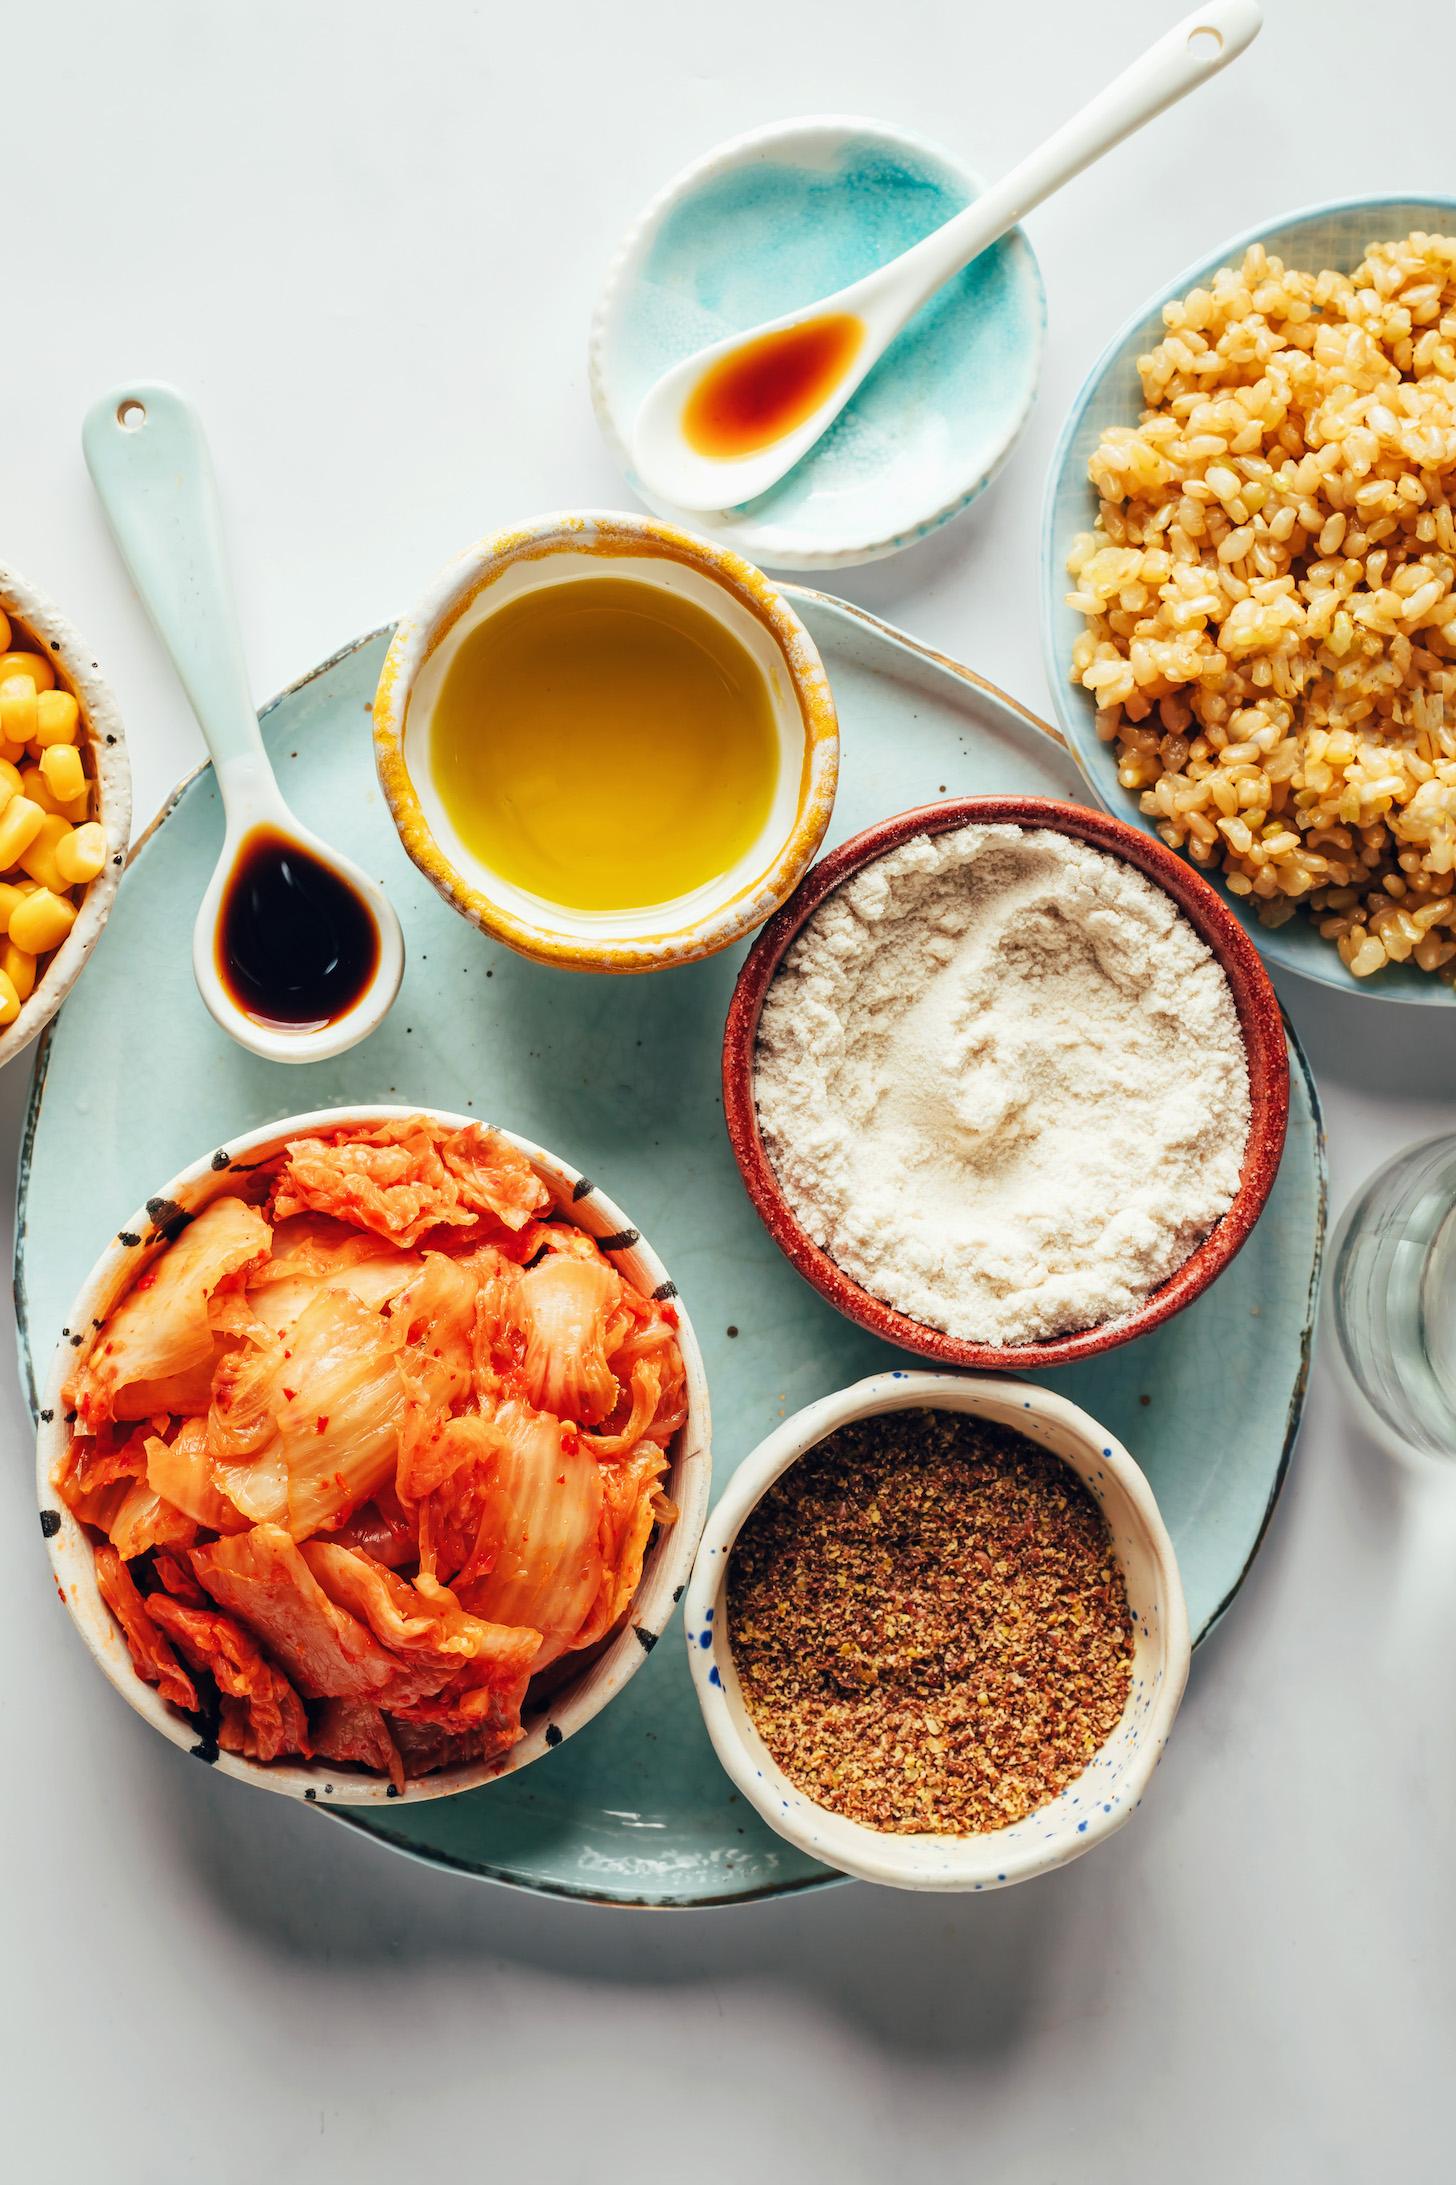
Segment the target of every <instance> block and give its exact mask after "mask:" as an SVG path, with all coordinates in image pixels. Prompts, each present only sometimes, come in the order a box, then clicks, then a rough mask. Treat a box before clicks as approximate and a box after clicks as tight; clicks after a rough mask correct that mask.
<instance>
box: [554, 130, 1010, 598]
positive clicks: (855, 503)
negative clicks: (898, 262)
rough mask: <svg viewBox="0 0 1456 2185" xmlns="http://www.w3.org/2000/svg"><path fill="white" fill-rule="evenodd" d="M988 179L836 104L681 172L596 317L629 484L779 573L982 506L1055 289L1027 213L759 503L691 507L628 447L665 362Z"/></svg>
mask: <svg viewBox="0 0 1456 2185" xmlns="http://www.w3.org/2000/svg"><path fill="white" fill-rule="evenodd" d="M980 191H981V183H980V180H979V178H978V177H977V176H976V175H974V174H973V173H971V172H970V171H969V170H968V169H967V168H965V167H963V166H961V165H960V164H959V162H958V161H956V160H954V159H952V158H951V157H950V155H949V154H948V153H946V152H943V151H941V150H939V149H938V148H937V147H935V146H934V145H931V144H927V143H926V142H924V141H923V139H921V138H919V137H916V136H912V135H910V134H908V133H907V132H905V131H903V130H899V129H893V128H890V127H888V126H887V125H886V124H885V123H883V122H877V121H863V120H858V119H855V118H853V117H846V116H842V115H825V116H820V117H816V118H812V119H808V120H800V121H790V122H778V123H775V124H773V125H772V126H771V127H768V128H765V129H758V130H754V131H752V132H751V133H750V134H749V135H747V136H742V137H736V138H734V139H733V140H732V142H730V143H728V144H725V145H722V146H720V147H719V148H718V149H717V150H716V151H714V152H711V153H709V154H708V156H707V157H706V158H705V159H702V160H699V161H697V162H696V163H695V164H694V165H693V166H691V167H689V168H687V169H685V170H684V172H683V173H682V174H680V175H678V176H677V177H676V178H675V180H673V181H672V182H670V183H669V184H668V185H667V187H666V189H664V190H663V191H662V192H661V194H660V195H659V196H658V197H657V198H655V199H654V200H653V202H652V203H651V204H650V205H649V206H648V208H647V210H646V212H645V213H644V214H643V215H642V218H641V219H640V221H639V222H638V224H637V225H636V227H634V228H633V229H632V231H631V233H630V234H629V235H628V236H627V238H626V240H625V242H624V243H623V244H622V247H621V249H620V251H619V252H618V255H617V258H616V260H615V262H614V264H613V266H612V268H611V270H610V272H609V273H608V275H607V279H606V284H605V286H604V288H603V291H602V294H601V298H600V300H599V302H598V305H597V312H596V318H595V321H594V323H593V327H592V336H591V357H590V366H591V387H592V399H593V402H594V403H595V405H596V411H597V417H598V420H599V422H600V424H601V427H602V430H603V432H604V434H605V435H606V437H607V440H608V442H609V443H610V445H611V446H612V448H613V449H614V451H615V452H616V454H617V457H618V459H619V461H620V462H621V464H622V466H623V469H624V470H625V471H626V473H627V476H628V479H629V482H630V483H631V485H632V488H633V491H634V492H636V493H637V494H638V495H639V496H640V497H641V498H642V499H643V500H644V501H645V502H646V504H647V506H648V507H649V508H651V509H653V510H654V512H655V513H656V514H657V515H659V516H663V517H666V518H667V519H668V520H669V521H672V522H688V523H689V524H690V528H692V529H694V530H697V531H700V532H705V533H707V534H708V536H709V537H711V538H714V539H717V540H718V541H719V542H720V543H722V544H724V545H727V546H732V547H735V548H736V549H737V550H738V551H739V552H740V553H742V554H744V555H746V556H748V557H749V558H750V559H752V560H755V561H759V562H767V563H769V564H771V565H772V566H773V567H775V568H778V569H829V568H843V567H848V566H851V565H852V564H854V563H857V562H866V561H875V560H878V559H880V558H881V557H882V556H884V555H887V554H894V553H897V552H899V550H900V549H901V548H902V547H905V546H909V545H911V544H912V543H913V542H914V541H915V540H916V539H920V538H924V537H926V536H927V535H928V533H930V532H932V531H934V530H936V529H938V528H939V526H940V525H941V524H943V523H945V522H947V521H948V520H949V519H950V518H951V517H952V516H954V515H956V514H957V513H958V512H959V511H960V510H961V509H962V508H964V507H965V506H966V505H967V503H968V502H970V501H973V500H974V499H975V497H976V495H977V494H978V493H979V492H981V490H982V488H983V487H984V486H986V485H987V484H988V483H989V481H990V480H991V478H992V477H993V476H994V475H995V473H996V471H997V470H998V469H999V468H1000V466H1001V464H1002V462H1003V461H1004V460H1005V458H1006V456H1007V454H1008V453H1009V452H1010V449H1011V447H1012V445H1013V443H1014V442H1015V440H1016V437H1017V435H1018V433H1019V432H1020V431H1021V428H1022V426H1023V425H1024V424H1025V422H1026V419H1027V417H1028V415H1029V414H1030V410H1031V404H1032V399H1033V396H1034V395H1035V392H1036V382H1037V374H1038V372H1039V370H1040V364H1041V350H1042V339H1043V334H1044V330H1045V323H1046V298H1045V294H1044V291H1043V288H1042V281H1041V274H1040V271H1039V270H1038V267H1037V263H1036V259H1035V257H1034V255H1033V253H1032V249H1031V245H1030V244H1029V243H1028V242H1027V240H1026V237H1025V235H1024V234H1023V233H1022V231H1021V230H1020V229H1019V228H1017V229H1013V230H1012V232H1011V233H1010V234H1009V235H1007V236H1005V237H1004V238H1003V239H1002V241H1001V242H999V243H997V244H994V245H993V246H992V248H991V249H990V250H988V251H986V252H985V253H984V254H983V255H982V256H981V257H979V258H977V259H976V260H975V261H974V262H973V263H972V264H971V265H969V266H967V267H966V269H965V270H964V272H962V273H960V274H958V275H957V276H956V277H955V279H954V280H953V281H951V282H949V283H948V284H947V285H946V287H945V288H944V289H942V290H941V291H940V293H939V294H938V295H937V296H935V297H934V298H932V300H931V301H930V302H929V303H928V304H927V305H926V306H925V307H924V309H923V310H922V311H920V312H919V313H918V314H917V315H916V317H915V318H914V319H912V321H911V323H910V325H909V326H908V327H907V328H906V330H905V332H904V334H903V335H902V336H901V337H900V339H899V340H898V341H897V342H896V343H895V344H894V346H893V347H892V348H891V349H890V350H889V351H888V352H887V354H886V355H885V356H884V357H883V358H882V359H881V361H880V363H879V364H878V365H877V366H876V367H875V369H874V371H873V372H872V373H871V374H870V376H869V377H868V378H867V379H866V381H865V383H864V385H863V386H862V387H861V388H860V389H859V391H858V393H857V394H856V395H855V397H854V399H853V401H852V402H850V403H849V405H848V406H847V408H846V409H845V411H844V413H843V414H842V416H840V417H839V418H838V420H837V421H836V422H835V424H834V425H833V426H832V427H831V429H830V430H829V432H828V433H827V434H826V435H825V437H824V438H823V439H822V440H821V441H820V442H819V443H818V445H817V446H816V447H814V448H813V449H812V450H811V452H810V453H809V454H808V455H806V456H805V457H804V459H803V461H802V462H800V463H798V464H796V465H795V467H794V468H793V469H792V470H791V471H790V472H789V473H788V475H787V476H786V477H785V478H783V479H781V480H780V482H779V483H778V485H776V486H774V487H773V488H772V489H771V490H770V491H769V492H767V493H764V494H761V495H760V496H759V498H758V499H757V500H755V501H752V502H749V503H747V504H746V505H745V506H743V507H741V508H736V509H730V510H728V511H726V512H724V513H722V514H720V515H712V516H704V515H702V514H701V513H698V514H695V515H693V516H692V517H691V519H688V518H686V517H684V516H683V514H682V512H681V511H680V510H678V509H675V508H673V507H672V506H671V505H670V504H668V503H667V502H664V501H660V500H657V499H655V498H654V497H653V496H652V495H651V494H650V493H648V492H646V491H645V489H644V488H643V486H642V484H641V482H640V480H639V479H638V478H636V477H635V476H634V475H633V471H632V466H631V463H630V460H629V457H628V453H627V447H628V440H629V436H630V431H631V427H632V424H633V421H634V419H635V418H636V415H637V410H638V408H639V406H640V404H641V402H642V399H643V397H644V396H645V395H646V393H647V392H648V390H649V388H651V387H652V386H654V385H655V384H656V382H657V381H658V380H659V379H660V378H661V376H662V374H663V373H664V372H665V371H666V370H667V369H668V368H669V367H670V366H671V365H673V364H676V363H679V362H681V360H682V359H683V358H684V357H687V356H691V355H692V354H693V353H694V352H695V351H696V350H699V349H702V348H704V347H706V346H707V345H708V344H709V343H710V342H715V341H720V340H722V339H723V338H724V337H725V336H727V335H730V334H735V333H741V332H743V331H744V330H746V329H747V328H750V327H754V326H758V325H760V324H762V322H763V321H764V320H766V319H770V318H774V317H776V316H777V315H778V314H779V313H781V312H784V311H787V310H791V309H793V308H794V307H796V306H798V305H801V304H803V303H805V302H806V301H807V300H811V299H812V298H814V297H815V296H826V295H829V294H831V293H832V292H833V291H834V290H836V289H839V288H843V287H845V286H847V285H848V284H849V283H850V282H851V281H854V280H858V279H859V278H860V277H861V276H862V275H864V274H866V273H869V272H871V271H872V270H873V269H874V268H875V267H876V266H879V265H883V264H884V263H885V261H886V260H887V259H889V258H893V257H895V256H896V255H897V254H898V253H899V252H900V251H903V250H907V249H909V247H910V246H911V244H913V243H916V242H918V241H919V240H920V238H921V237H922V236H924V235H927V234H929V233H930V231H931V230H932V229H933V228H936V227H939V226H940V225H941V224H942V222H944V221H946V220H948V219H950V218H951V216H952V215H953V214H954V213H957V212H959V211H960V210H961V208H962V207H963V206H965V205H967V204H969V203H970V201H971V200H972V199H973V198H974V197H976V196H978V195H979V194H980Z"/></svg>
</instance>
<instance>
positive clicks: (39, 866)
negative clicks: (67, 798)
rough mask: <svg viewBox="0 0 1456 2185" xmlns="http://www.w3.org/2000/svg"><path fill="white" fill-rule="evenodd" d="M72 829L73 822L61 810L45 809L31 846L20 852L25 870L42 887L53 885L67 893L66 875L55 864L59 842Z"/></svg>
mask: <svg viewBox="0 0 1456 2185" xmlns="http://www.w3.org/2000/svg"><path fill="white" fill-rule="evenodd" d="M70 832H71V822H70V821H69V820H68V819H66V818H64V817H63V816H62V814H61V813H59V812H43V813H42V814H41V822H40V825H39V827H37V829H36V831H35V834H34V835H33V836H32V838H31V841H30V843H29V845H28V846H27V847H26V848H25V849H23V850H22V851H21V853H20V867H21V871H22V872H28V873H29V874H30V877H31V879H32V880H38V881H39V882H40V884H41V886H42V887H43V888H50V889H51V890H52V891H53V893H55V894H56V895H64V894H65V892H66V886H67V882H66V878H65V875H64V874H63V873H62V871H61V868H60V866H59V865H58V864H57V863H56V845H57V844H58V843H60V842H64V840H65V838H66V836H67V835H68V834H69V833H70Z"/></svg>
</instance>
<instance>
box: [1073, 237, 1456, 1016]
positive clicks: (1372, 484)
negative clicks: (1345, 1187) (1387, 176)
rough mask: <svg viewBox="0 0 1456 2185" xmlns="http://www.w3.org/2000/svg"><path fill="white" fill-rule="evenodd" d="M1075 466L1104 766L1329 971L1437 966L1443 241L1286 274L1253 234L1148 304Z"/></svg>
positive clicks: (1452, 266)
mask: <svg viewBox="0 0 1456 2185" xmlns="http://www.w3.org/2000/svg"><path fill="white" fill-rule="evenodd" d="M1163 321H1164V326H1165V329H1166V330H1165V333H1164V336H1163V339H1162V340H1161V342H1159V344H1158V346H1157V347H1156V348H1155V349H1154V350H1152V351H1151V352H1150V353H1149V354H1148V355H1147V356H1143V357H1140V358H1139V359H1138V370H1139V372H1140V374H1141V376H1142V383H1143V393H1144V397H1145V399H1146V402H1147V408H1146V410H1145V411H1144V413H1143V417H1142V421H1141V423H1140V424H1138V425H1135V426H1112V427H1110V428H1109V429H1108V430H1107V431H1105V432H1104V433H1103V435H1102V439H1101V442H1100V443H1099V445H1098V447H1097V449H1096V452H1095V453H1094V455H1093V457H1092V460H1091V463H1090V464H1089V466H1088V467H1089V475H1090V476H1091V479H1092V483H1093V484H1094V485H1095V486H1096V488H1097V491H1098V494H1099V496H1100V502H1101V505H1100V508H1099V510H1098V519H1097V527H1096V529H1095V530H1094V531H1091V532H1086V533H1083V534H1082V536H1081V537H1080V538H1079V539H1078V540H1077V542H1076V545H1075V547H1074V549H1073V552H1072V554H1071V556H1070V558H1069V561H1068V567H1069V569H1070V570H1071V573H1072V575H1073V578H1074V580H1075V582H1076V586H1077V589H1076V590H1075V591H1074V592H1072V593H1071V594H1070V595H1069V598H1070V602H1071V604H1072V605H1073V606H1074V607H1076V608H1078V609H1079V610H1080V611H1081V613H1082V614H1084V615H1085V616H1086V618H1087V628H1086V630H1085V631H1084V632H1083V634H1082V635H1081V636H1080V637H1079V638H1078V639H1077V642H1076V646H1075V648H1074V652H1073V671H1072V672H1073V680H1074V681H1076V682H1080V683H1082V684H1083V685H1085V687H1086V688H1087V689H1088V690H1089V691H1091V692H1092V693H1093V695H1094V697H1095V698H1096V701H1097V706H1098V714H1097V732H1098V734H1099V735H1100V736H1101V737H1102V739H1103V740H1104V742H1107V743H1112V744H1115V745H1116V747H1117V754H1118V762H1119V763H1118V779H1119V781H1120V782H1121V783H1122V786H1123V787H1124V788H1125V789H1132V790H1137V791H1139V792H1140V803H1141V807H1142V810H1143V811H1144V812H1145V813H1146V814H1147V815H1148V816H1149V817H1150V818H1151V819H1154V820H1155V821H1156V823H1157V831H1158V833H1159V834H1160V835H1161V836H1162V838H1163V840H1164V841H1165V842H1168V843H1169V844H1171V845H1172V847H1173V848H1174V849H1179V850H1185V851H1186V852H1187V853H1188V855H1189V856H1190V857H1191V858H1193V859H1194V861H1195V862H1196V863H1198V864H1200V865H1205V866H1217V867H1219V868H1221V870H1222V872H1223V874H1224V877H1225V880H1226V882H1227V884H1228V886H1229V888H1230V889H1231V890H1232V891H1233V893H1234V894H1236V895H1241V896H1248V897H1251V898H1252V899H1253V901H1254V903H1255V906H1256V908H1257V909H1258V912H1259V915H1260V917H1261V918H1262V919H1263V920H1264V921H1265V923H1266V924H1268V925H1281V924H1283V923H1284V921H1285V920H1286V919H1287V918H1289V917H1291V916H1292V915H1293V913H1294V910H1295V906H1296V905H1297V904H1298V903H1300V902H1307V903H1308V904H1309V905H1310V907H1311V909H1312V912H1313V915H1314V918H1315V920H1316V923H1317V924H1318V927H1319V930H1320V932H1321V933H1322V934H1324V935H1325V936H1326V937H1327V938H1328V939H1330V940H1333V941H1334V942H1335V943H1336V945H1337V947H1338V948H1339V951H1340V955H1341V957H1342V958H1343V959H1344V961H1345V963H1346V964H1347V965H1348V966H1349V968H1350V970H1351V971H1352V972H1354V974H1355V975H1356V977H1357V978H1364V977H1366V976H1367V975H1368V974H1369V973H1371V972H1373V971H1378V970H1379V969H1380V968H1381V967H1382V966H1383V965H1384V964H1386V963H1387V962H1394V963H1405V962H1407V961H1409V962H1412V963H1415V964H1416V965H1418V966H1419V967H1420V969H1421V970H1423V971H1436V972H1440V973H1441V974H1442V976H1443V977H1445V978H1448V979H1451V978H1453V977H1456V703H1453V701H1456V596H1453V579H1456V238H1453V237H1449V236H1436V235H1423V234H1414V235H1411V236H1408V237H1407V238H1406V239H1405V240H1404V241H1403V242H1398V243H1380V244H1375V245H1372V246H1371V248H1370V249H1369V251H1368V252H1367V255H1366V257H1365V260H1364V262H1363V263H1362V264H1361V265H1360V266H1358V267H1357V268H1356V269H1355V271H1354V273H1352V274H1349V275H1346V274H1342V273H1328V272H1326V273H1300V272H1296V271H1295V270H1294V269H1293V268H1291V267H1286V266H1285V265H1284V264H1283V263H1282V262H1281V261H1280V260H1279V259H1278V258H1271V257H1269V256H1268V255H1267V254H1266V252H1265V251H1264V250H1263V248H1262V247H1261V246H1260V245H1258V244H1255V246H1254V247H1253V249H1251V250H1250V251H1249V252H1248V253H1247V254H1246V256H1245V258H1244V262H1243V265H1242V266H1241V267H1240V268H1238V269H1237V270H1231V269H1228V268H1225V269H1224V270H1222V271H1221V272H1219V273H1218V274H1217V275H1216V276H1215V278H1214V280H1213V283H1212V285H1211V286H1210V287H1209V288H1200V289H1195V290H1194V291H1193V292H1192V294H1191V295H1189V296H1186V297H1184V299H1183V300H1182V302H1181V303H1170V304H1167V305H1165V307H1164V310H1163Z"/></svg>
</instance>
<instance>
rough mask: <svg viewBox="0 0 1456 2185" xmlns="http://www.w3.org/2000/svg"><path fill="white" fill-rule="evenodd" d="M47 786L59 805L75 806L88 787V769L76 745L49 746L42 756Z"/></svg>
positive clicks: (41, 760)
mask: <svg viewBox="0 0 1456 2185" xmlns="http://www.w3.org/2000/svg"><path fill="white" fill-rule="evenodd" d="M40 770H41V773H42V774H43V775H44V776H45V785H46V787H47V789H49V791H50V793H51V795H52V796H53V797H54V798H55V800H56V802H57V804H73V803H74V802H75V800H76V798H77V797H79V796H80V795H81V794H82V793H83V792H84V790H85V787H86V769H85V767H84V766H83V765H82V764H81V754H80V752H79V751H78V750H77V749H76V746H75V745H74V744H47V745H46V747H45V749H44V750H43V751H42V752H41V755H40Z"/></svg>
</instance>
